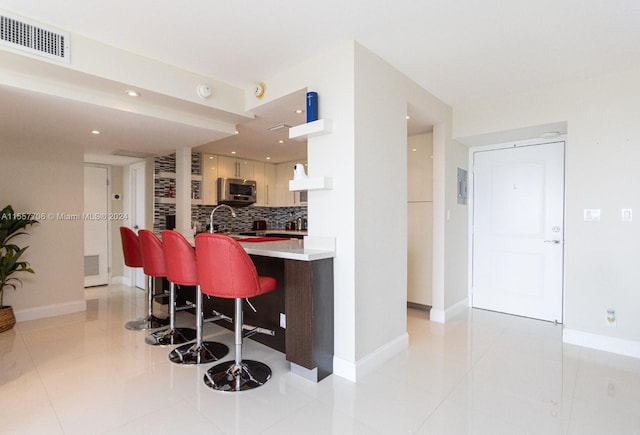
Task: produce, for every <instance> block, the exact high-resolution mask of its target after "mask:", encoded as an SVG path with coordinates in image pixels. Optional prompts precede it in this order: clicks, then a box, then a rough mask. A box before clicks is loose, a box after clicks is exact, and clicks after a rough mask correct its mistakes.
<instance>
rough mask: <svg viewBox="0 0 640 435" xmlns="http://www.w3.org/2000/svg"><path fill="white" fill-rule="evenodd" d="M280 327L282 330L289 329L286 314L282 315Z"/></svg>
mask: <svg viewBox="0 0 640 435" xmlns="http://www.w3.org/2000/svg"><path fill="white" fill-rule="evenodd" d="M280 327H281V328H282V329H286V328H287V315H286V314H284V313H280Z"/></svg>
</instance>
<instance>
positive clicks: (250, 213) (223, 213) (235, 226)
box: [153, 153, 307, 233]
mask: <svg viewBox="0 0 640 435" xmlns="http://www.w3.org/2000/svg"><path fill="white" fill-rule="evenodd" d="M191 160H192V162H191V164H192V166H191V167H192V171H193V174H200V167H201V166H200V155H199V154H198V153H192V159H191ZM154 163H155V164H154V174H155V175H156V177H155V183H154V196H155V198H156V200H155V201H154V207H153V231H154V232H156V233H159V232H160V231H162V230H164V229H166V227H167V223H166V217H167V216H171V215H175V213H176V206H175V204H167V203H162V202H160V201H158V200H157V198H168V197H169V189H170V188H171V189H173V188H174V187H175V180H171V179H168V178H162V177H159V174H160V173H161V172H171V173H173V172H175V170H176V169H175V154H171V155H167V156H159V157H156V158H155V162H154ZM192 190H193V191H194V192H198V191H199V186H198V185H197V182H196V181H192ZM214 207H215V206H210V205H209V206H207V205H192V206H191V220H192V222H197V223H198V226H199V228H200V231H205V228H206V225H208V224H209V217H210V215H211V211H212V210H213V209H214ZM233 209H234V211H235V212H236V217H235V218H234V217H232V216H231V213H230V212H229V211H228V210H225V209H220V210H219V211H217V212H216V214H215V216H214V223H215V224H216V225H218V227H219V228H220V229H226V230H229V231H237V232H243V231H251V228H252V225H253V221H254V220H265V221H267V229H269V230H272V229H277V230H284V229H285V224H286V222H287V221H291V220H296V219H297V218H299V217H301V218H303V219H307V207H305V206H297V207H256V206H249V207H233Z"/></svg>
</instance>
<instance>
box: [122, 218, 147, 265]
mask: <svg viewBox="0 0 640 435" xmlns="http://www.w3.org/2000/svg"><path fill="white" fill-rule="evenodd" d="M120 239H121V240H122V255H123V256H124V264H125V265H127V266H129V267H142V253H141V252H140V243H139V241H138V235H137V234H136V233H134V232H133V230H132V229H131V228H129V227H120Z"/></svg>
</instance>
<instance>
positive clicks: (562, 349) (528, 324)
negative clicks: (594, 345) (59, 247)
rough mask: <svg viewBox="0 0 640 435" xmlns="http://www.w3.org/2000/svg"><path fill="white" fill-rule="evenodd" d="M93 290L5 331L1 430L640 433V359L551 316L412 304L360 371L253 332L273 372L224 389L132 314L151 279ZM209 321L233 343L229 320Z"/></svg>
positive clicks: (211, 330) (0, 342) (276, 434)
mask: <svg viewBox="0 0 640 435" xmlns="http://www.w3.org/2000/svg"><path fill="white" fill-rule="evenodd" d="M86 294H87V304H88V309H87V311H86V312H85V313H78V314H72V315H66V316H60V317H56V318H50V319H42V320H37V321H30V322H22V323H19V324H17V325H16V327H15V328H14V329H13V330H11V331H7V332H5V333H2V334H0V358H1V360H0V433H3V434H48V435H50V434H102V433H104V434H175V433H185V434H205V433H206V434H273V435H283V434H284V435H289V434H291V435H299V434H340V435H341V434H407V433H416V434H640V360H637V359H633V358H627V357H622V356H618V355H614V354H608V353H604V352H598V351H594V350H590V349H585V348H580V347H577V346H572V345H566V344H562V340H561V332H562V329H561V327H560V326H554V325H553V324H550V323H546V322H540V321H535V320H530V319H524V318H519V317H514V316H508V315H504V314H498V313H492V312H487V311H481V310H468V311H467V312H466V313H464V314H463V315H461V316H459V317H458V318H457V319H455V320H454V321H452V322H450V323H447V324H446V325H442V324H438V323H431V322H430V321H429V320H428V315H427V314H426V313H424V312H420V311H414V310H409V312H408V325H407V327H408V331H409V334H410V347H409V349H408V350H407V351H406V352H403V353H402V354H400V355H398V356H396V357H395V358H393V359H392V360H391V361H389V362H388V363H386V364H385V365H384V366H382V367H380V368H379V369H378V370H377V371H376V372H374V373H372V374H370V375H368V376H366V377H364V378H363V379H362V380H360V381H358V382H357V383H355V384H354V383H351V382H349V381H346V380H344V379H342V378H339V377H337V376H330V377H328V378H327V379H325V380H323V381H322V382H320V383H317V384H316V383H312V382H309V381H307V380H304V379H302V378H299V377H297V376H296V375H293V374H291V373H289V368H288V363H287V362H286V361H285V359H284V355H282V354H281V353H279V352H276V351H273V350H271V349H268V348H266V347H264V346H262V345H260V344H258V343H255V342H253V341H251V340H247V341H245V357H247V358H251V359H257V360H260V361H263V362H266V363H267V364H268V365H269V366H271V368H272V370H273V377H272V379H271V380H270V381H269V382H267V384H266V385H264V386H263V387H261V388H259V389H256V390H253V391H249V392H243V393H240V394H223V393H218V392H214V391H211V390H209V389H208V388H207V387H206V386H205V385H204V383H203V382H202V377H203V374H204V372H205V370H206V369H207V368H209V367H210V366H211V365H212V364H207V365H206V366H202V367H200V366H198V367H180V366H176V365H174V364H172V363H170V362H169V360H168V359H167V353H168V352H169V349H168V348H161V347H152V346H148V345H146V344H145V343H144V337H145V335H146V332H143V331H139V332H138V331H135V332H134V331H129V330H126V329H125V328H124V326H123V325H124V323H125V322H126V321H128V320H131V319H133V318H135V317H137V316H139V315H140V314H141V313H142V312H143V308H142V307H143V299H144V295H143V292H141V291H138V290H131V289H130V288H129V287H124V286H110V287H99V288H93V289H88V290H87V291H86ZM179 320H180V323H181V324H182V325H184V326H188V325H189V323H191V322H192V321H193V317H192V316H191V315H189V314H187V313H180V319H179ZM205 331H206V334H207V336H208V338H213V339H215V340H218V341H222V342H224V343H225V344H227V345H231V344H232V341H233V336H232V334H231V332H230V331H227V330H225V329H222V328H220V327H218V326H216V325H207V326H206V329H205Z"/></svg>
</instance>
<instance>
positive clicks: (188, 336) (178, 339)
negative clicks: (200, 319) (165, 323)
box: [144, 328, 196, 346]
mask: <svg viewBox="0 0 640 435" xmlns="http://www.w3.org/2000/svg"><path fill="white" fill-rule="evenodd" d="M195 338H196V330H195V329H193V328H173V329H167V330H160V331H156V332H154V333H152V334H149V335H147V337H146V338H145V339H144V341H145V343H147V344H150V345H151V346H173V345H175V344H183V343H187V342H189V341H193V340H195Z"/></svg>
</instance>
